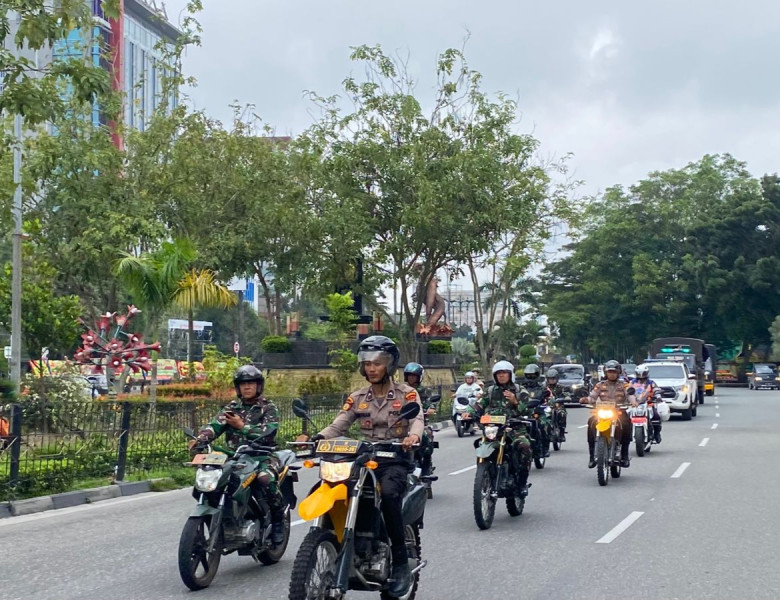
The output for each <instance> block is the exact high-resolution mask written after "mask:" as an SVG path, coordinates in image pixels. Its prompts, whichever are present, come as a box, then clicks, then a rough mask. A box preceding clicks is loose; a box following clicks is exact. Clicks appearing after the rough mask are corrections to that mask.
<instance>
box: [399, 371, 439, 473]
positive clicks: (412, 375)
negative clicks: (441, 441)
mask: <svg viewBox="0 0 780 600" xmlns="http://www.w3.org/2000/svg"><path fill="white" fill-rule="evenodd" d="M423 375H425V369H424V368H423V366H422V365H421V364H419V363H416V362H411V363H408V364H407V365H406V366H405V367H404V382H405V383H406V384H407V385H409V386H411V387H413V388H414V389H415V390H417V393H418V394H419V396H420V401H421V402H422V408H423V415H424V418H425V429H424V430H423V437H422V442H421V444H420V448H419V450H417V452H415V456H416V458H417V460H418V461H419V463H420V470H421V471H422V473H421V475H423V476H427V475H431V474H432V473H433V471H434V466H433V429H431V427H430V426H429V425H428V418H429V417H430V416H431V415H434V414H436V402H435V401H437V400H438V399H440V398H441V396H433V395H432V394H431V390H430V389H429V388H425V387H423V386H422V379H423Z"/></svg>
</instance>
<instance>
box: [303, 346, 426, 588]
mask: <svg viewBox="0 0 780 600" xmlns="http://www.w3.org/2000/svg"><path fill="white" fill-rule="evenodd" d="M399 359H400V353H399V351H398V347H397V346H396V345H395V342H393V340H391V339H390V338H388V337H385V336H383V335H372V336H370V337H367V338H366V339H364V340H363V341H362V342H360V347H359V348H358V365H359V368H360V373H361V375H363V377H365V378H366V380H367V381H368V382H369V383H370V385H369V386H367V387H364V388H361V389H359V390H357V391H356V392H352V393H351V394H350V395H349V397H348V398H347V400H346V402H345V403H344V406H342V407H341V411H340V412H339V414H338V415H337V416H336V418H335V420H334V421H333V423H331V424H330V425H329V426H328V427H326V428H325V429H323V430H322V431H320V432H319V433H318V434H317V435H314V436H312V438H311V439H312V441H316V440H319V439H330V438H335V437H340V436H343V435H345V434H346V433H347V431H348V430H349V428H350V426H351V425H352V423H354V422H355V421H357V422H358V423H359V424H360V429H361V431H362V433H363V437H364V439H366V440H367V441H370V442H382V441H386V440H389V439H392V438H398V439H401V440H402V444H403V450H404V452H403V453H399V455H398V456H396V457H395V458H378V459H377V462H378V463H379V466H378V467H377V468H376V469H375V470H374V473H375V474H376V476H377V478H378V479H379V484H380V486H381V493H382V514H383V515H384V519H385V527H386V528H387V535H388V537H389V538H390V542H391V552H392V556H393V571H392V574H391V579H392V581H393V583H392V584H391V586H390V588H389V589H388V594H389V595H390V596H393V597H394V598H398V597H401V596H404V595H405V594H407V593H408V592H409V589H410V588H411V585H412V575H411V571H410V570H409V562H408V561H409V557H408V553H407V551H406V539H405V534H404V519H403V512H402V506H403V498H404V495H405V494H406V489H407V475H408V473H409V470H410V468H411V459H412V456H411V453H410V452H409V451H410V450H411V449H412V446H414V445H416V444H419V443H420V441H421V440H422V435H423V430H424V428H425V425H424V423H425V421H424V419H423V413H422V411H420V412H419V413H418V414H417V416H416V417H415V418H414V419H410V420H406V419H401V420H400V421H399V420H398V417H399V415H400V414H401V408H402V407H403V406H404V405H405V404H407V403H409V402H416V403H418V404H419V403H420V396H419V395H418V394H417V391H416V390H415V389H414V388H412V387H410V386H408V385H406V384H405V383H396V382H395V381H393V380H392V376H393V373H394V372H395V370H396V369H397V368H398V361H399ZM307 439H308V437H307V436H306V435H300V436H298V438H297V441H299V442H303V441H306V440H307Z"/></svg>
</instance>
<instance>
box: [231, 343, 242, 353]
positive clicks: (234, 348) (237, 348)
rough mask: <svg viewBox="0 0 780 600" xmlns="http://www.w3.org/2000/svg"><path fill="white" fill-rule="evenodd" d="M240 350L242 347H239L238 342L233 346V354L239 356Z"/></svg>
mask: <svg viewBox="0 0 780 600" xmlns="http://www.w3.org/2000/svg"><path fill="white" fill-rule="evenodd" d="M240 350H241V346H239V345H238V342H236V343H235V344H233V352H235V353H236V354H238V352H239V351H240Z"/></svg>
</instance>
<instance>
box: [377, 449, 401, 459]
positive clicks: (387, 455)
mask: <svg viewBox="0 0 780 600" xmlns="http://www.w3.org/2000/svg"><path fill="white" fill-rule="evenodd" d="M375 455H376V457H377V458H395V457H396V454H395V452H388V451H386V450H378V451H377V452H375Z"/></svg>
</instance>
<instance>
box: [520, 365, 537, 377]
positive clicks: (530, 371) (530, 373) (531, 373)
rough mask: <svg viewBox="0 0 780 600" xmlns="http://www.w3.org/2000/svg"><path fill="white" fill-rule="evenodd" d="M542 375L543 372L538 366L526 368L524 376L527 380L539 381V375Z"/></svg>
mask: <svg viewBox="0 0 780 600" xmlns="http://www.w3.org/2000/svg"><path fill="white" fill-rule="evenodd" d="M540 373H541V370H540V369H539V366H538V365H527V366H526V367H525V370H524V371H523V375H524V376H525V378H526V379H531V380H534V379H539V375H540Z"/></svg>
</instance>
